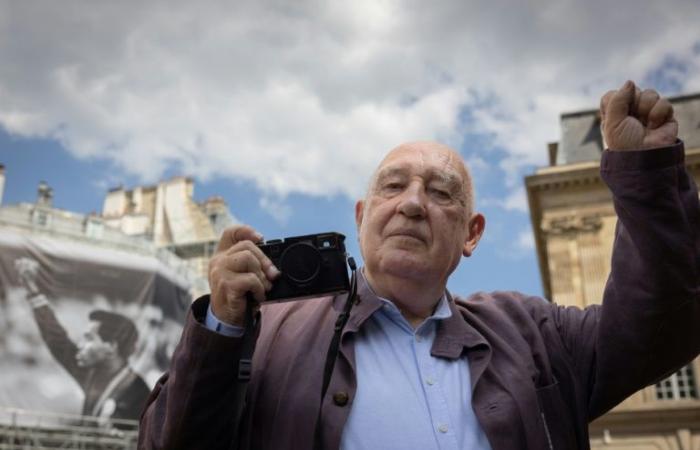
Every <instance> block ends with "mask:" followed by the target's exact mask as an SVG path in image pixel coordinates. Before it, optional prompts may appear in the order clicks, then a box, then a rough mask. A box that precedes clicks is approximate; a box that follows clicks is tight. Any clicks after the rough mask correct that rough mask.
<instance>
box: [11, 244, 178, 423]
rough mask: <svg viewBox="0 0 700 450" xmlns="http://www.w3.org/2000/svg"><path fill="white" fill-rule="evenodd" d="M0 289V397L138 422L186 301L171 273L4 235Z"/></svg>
mask: <svg viewBox="0 0 700 450" xmlns="http://www.w3.org/2000/svg"><path fill="white" fill-rule="evenodd" d="M0 286H1V287H2V289H1V290H0V299H1V301H0V322H1V324H0V325H1V326H0V365H2V367H3V370H2V372H1V373H0V403H2V404H3V405H5V406H11V407H15V408H19V409H23V410H41V411H50V412H55V413H65V414H77V415H83V416H94V417H97V418H100V419H101V420H102V421H103V423H108V421H109V419H133V420H135V419H138V417H139V414H140V413H141V410H142V407H143V404H144V402H145V399H146V396H147V395H148V393H149V391H150V390H151V389H152V387H153V385H154V384H155V381H156V380H157V379H158V377H159V376H160V375H161V374H162V373H163V372H164V371H165V369H166V368H167V366H168V363H169V359H170V356H171V355H172V352H173V350H174V347H175V345H176V344H177V339H178V336H179V334H180V332H181V327H182V326H181V324H182V321H183V318H184V311H185V308H186V307H187V305H188V304H189V302H190V297H189V294H188V292H187V289H186V286H184V285H183V284H182V282H180V281H178V279H177V277H176V276H175V275H174V274H172V273H171V271H169V270H168V269H167V268H166V267H165V266H164V265H163V264H161V263H160V262H159V261H158V260H157V259H156V258H155V257H151V256H141V255H134V254H129V253H126V252H120V251H118V250H113V249H105V248H100V247H97V246H94V245H89V244H85V243H78V242H72V241H70V240H65V239H63V240H57V239H52V238H48V237H42V236H29V235H22V234H19V233H17V234H13V233H11V232H4V233H3V235H2V236H1V237H0ZM105 421H106V422H105Z"/></svg>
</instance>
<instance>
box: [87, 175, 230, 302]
mask: <svg viewBox="0 0 700 450" xmlns="http://www.w3.org/2000/svg"><path fill="white" fill-rule="evenodd" d="M193 195H194V183H193V181H192V179H191V178H187V177H174V178H171V179H170V180H167V181H162V182H160V183H158V184H156V185H152V186H137V187H135V188H133V189H130V190H126V189H124V188H121V187H119V188H116V189H112V190H111V191H109V193H108V194H107V196H106V197H105V200H104V204H103V208H102V216H101V217H102V219H103V220H104V222H105V224H106V225H107V226H108V227H111V228H117V229H119V230H121V231H122V232H123V233H125V234H127V235H130V236H142V237H144V238H145V239H147V240H149V241H152V242H153V243H154V244H155V245H156V246H157V247H158V248H165V249H168V250H170V251H171V252H173V253H174V254H176V255H177V256H178V257H179V258H181V259H182V260H184V261H185V262H186V263H187V264H189V265H190V267H191V269H192V270H193V271H194V272H196V273H197V274H199V276H200V277H201V278H203V279H205V280H206V279H207V270H208V264H209V259H210V258H211V256H212V254H213V253H214V251H215V250H216V245H217V243H218V240H219V236H221V232H222V231H223V230H224V229H225V228H226V227H228V226H231V225H232V224H234V223H236V222H237V221H236V219H235V218H234V217H233V216H232V215H231V213H230V211H229V209H228V207H227V205H226V202H225V201H224V199H223V198H221V197H210V198H208V199H206V200H205V201H203V202H201V203H197V202H195V201H194V199H193ZM206 291H207V290H206V289H203V290H201V292H195V294H203V293H205V292H206Z"/></svg>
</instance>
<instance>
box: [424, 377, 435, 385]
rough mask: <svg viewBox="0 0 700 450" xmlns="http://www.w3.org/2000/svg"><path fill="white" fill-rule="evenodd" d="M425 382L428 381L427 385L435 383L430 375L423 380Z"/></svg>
mask: <svg viewBox="0 0 700 450" xmlns="http://www.w3.org/2000/svg"><path fill="white" fill-rule="evenodd" d="M425 382H426V383H428V385H429V386H432V385H434V384H435V380H433V378H432V377H428V378H427V379H426V380H425Z"/></svg>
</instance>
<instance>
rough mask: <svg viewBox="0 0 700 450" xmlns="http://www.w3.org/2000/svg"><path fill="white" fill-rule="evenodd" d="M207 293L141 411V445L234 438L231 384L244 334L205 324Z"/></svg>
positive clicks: (211, 445) (223, 443)
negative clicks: (226, 333)
mask: <svg viewBox="0 0 700 450" xmlns="http://www.w3.org/2000/svg"><path fill="white" fill-rule="evenodd" d="M208 305H209V296H204V297H201V298H199V299H198V300H196V301H195V302H194V303H193V304H192V307H191V309H190V312H189V314H188V316H187V319H186V323H185V327H184V330H183V333H182V337H181V339H180V343H179V344H178V346H177V348H176V349H175V352H174V354H173V357H172V360H171V362H170V369H169V371H168V372H167V373H166V374H165V375H163V376H162V377H161V378H160V379H159V380H158V382H157V383H156V386H155V387H154V389H153V391H152V392H151V394H150V396H149V398H148V400H147V401H146V406H145V409H144V411H143V414H142V415H141V423H140V428H139V443H138V448H139V449H228V448H231V446H232V444H233V442H234V439H237V437H235V436H233V429H234V414H235V411H236V408H235V406H236V405H240V402H243V401H244V399H243V398H237V396H238V394H237V392H238V391H237V390H236V389H235V386H236V380H237V373H238V362H239V360H240V358H241V354H242V350H243V348H242V344H243V338H237V337H229V336H224V335H221V334H218V333H216V332H214V331H211V330H209V329H207V328H206V327H205V326H204V323H203V322H204V318H205V316H206V311H207V307H208Z"/></svg>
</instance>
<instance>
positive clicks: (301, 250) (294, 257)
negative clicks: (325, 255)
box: [280, 242, 321, 285]
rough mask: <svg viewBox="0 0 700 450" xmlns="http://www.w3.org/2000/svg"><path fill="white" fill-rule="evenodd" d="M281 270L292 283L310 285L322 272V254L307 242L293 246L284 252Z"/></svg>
mask: <svg viewBox="0 0 700 450" xmlns="http://www.w3.org/2000/svg"><path fill="white" fill-rule="evenodd" d="M280 269H281V271H282V273H283V274H284V276H285V277H287V278H288V279H289V281H291V282H292V283H294V284H296V285H308V284H310V283H312V282H313V281H314V280H315V279H316V277H317V276H318V274H319V272H320V271H321V254H320V253H319V251H318V250H317V249H316V248H315V247H313V246H312V245H310V244H307V243H305V242H299V243H296V244H292V245H290V246H289V247H287V248H286V249H285V250H284V252H282V255H281V257H280Z"/></svg>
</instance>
